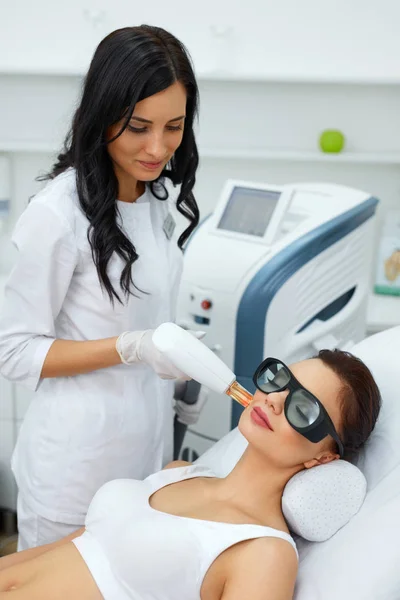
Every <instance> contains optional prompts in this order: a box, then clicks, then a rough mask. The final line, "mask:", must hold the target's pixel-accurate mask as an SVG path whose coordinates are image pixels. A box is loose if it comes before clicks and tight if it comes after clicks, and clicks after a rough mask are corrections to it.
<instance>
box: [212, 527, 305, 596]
mask: <svg viewBox="0 0 400 600" xmlns="http://www.w3.org/2000/svg"><path fill="white" fill-rule="evenodd" d="M230 558H231V560H230V561H229V570H228V571H227V577H226V582H225V586H224V591H223V594H222V596H221V600H240V599H243V598H245V597H248V598H252V600H264V599H265V597H266V590H268V599H269V600H292V598H293V593H294V584H295V581H296V576H297V568H298V560H297V554H296V552H295V550H294V548H293V546H292V545H291V544H290V543H289V542H288V541H287V540H284V539H281V538H274V537H264V538H257V539H256V540H251V541H249V542H244V543H241V544H238V545H237V547H235V552H234V553H233V556H231V557H230Z"/></svg>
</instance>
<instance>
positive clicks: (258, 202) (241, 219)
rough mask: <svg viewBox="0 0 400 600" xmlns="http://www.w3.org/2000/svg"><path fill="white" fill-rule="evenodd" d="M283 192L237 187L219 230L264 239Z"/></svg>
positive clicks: (219, 224)
mask: <svg viewBox="0 0 400 600" xmlns="http://www.w3.org/2000/svg"><path fill="white" fill-rule="evenodd" d="M280 196H281V192H277V191H272V190H257V189H254V188H244V187H235V188H234V189H233V192H232V194H231V197H230V198H229V201H228V204H227V205H226V208H225V210H224V213H223V215H222V217H221V220H220V222H219V223H218V229H225V230H227V231H237V232H238V233H245V234H247V235H255V236H257V237H263V236H264V234H265V231H266V229H267V227H268V224H269V222H270V220H271V217H272V215H273V213H274V210H275V207H276V205H277V204H278V200H279V198H280Z"/></svg>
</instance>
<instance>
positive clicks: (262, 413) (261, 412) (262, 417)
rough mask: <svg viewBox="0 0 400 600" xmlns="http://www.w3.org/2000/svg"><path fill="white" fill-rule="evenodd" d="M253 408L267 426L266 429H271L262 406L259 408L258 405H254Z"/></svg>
mask: <svg viewBox="0 0 400 600" xmlns="http://www.w3.org/2000/svg"><path fill="white" fill-rule="evenodd" d="M253 410H254V411H255V412H256V413H257V414H258V416H259V417H260V419H262V420H263V421H264V422H265V423H266V425H267V426H268V429H270V430H271V431H273V429H272V426H271V423H270V422H269V420H268V417H267V415H266V414H265V412H264V411H263V410H262V408H260V407H259V406H255V407H254V408H253Z"/></svg>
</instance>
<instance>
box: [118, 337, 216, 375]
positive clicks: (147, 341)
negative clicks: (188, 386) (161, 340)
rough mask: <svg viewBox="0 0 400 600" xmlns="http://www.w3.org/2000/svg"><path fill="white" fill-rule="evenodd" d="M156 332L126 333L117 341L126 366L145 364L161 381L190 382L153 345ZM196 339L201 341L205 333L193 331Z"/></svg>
mask: <svg viewBox="0 0 400 600" xmlns="http://www.w3.org/2000/svg"><path fill="white" fill-rule="evenodd" d="M153 333H154V330H153V329H146V330H145V331H125V332H124V333H121V335H120V336H119V338H118V339H117V343H116V349H117V352H118V354H119V356H120V358H121V362H123V363H124V364H125V365H133V364H135V363H145V364H146V365H149V367H151V368H152V369H153V371H155V372H156V373H157V375H158V376H159V377H161V379H183V380H184V381H188V380H189V379H190V377H189V376H188V375H186V373H183V372H182V371H180V370H179V369H177V368H176V367H175V366H174V364H173V363H172V362H171V361H170V360H169V359H168V358H166V357H165V356H164V355H163V354H162V353H161V352H160V351H159V350H158V349H157V348H156V347H155V345H154V344H153V340H152V336H153ZM190 333H192V334H193V335H194V336H195V337H197V338H198V339H201V338H202V337H204V335H205V333H204V332H202V331H191V332H190Z"/></svg>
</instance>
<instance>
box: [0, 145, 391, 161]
mask: <svg viewBox="0 0 400 600" xmlns="http://www.w3.org/2000/svg"><path fill="white" fill-rule="evenodd" d="M61 145H62V142H61V143H60V145H59V146H57V145H56V144H55V143H51V142H32V141H29V140H26V141H24V140H22V141H17V142H12V141H1V140H0V152H28V153H29V152H45V153H55V152H59V151H60V150H61ZM199 153H200V157H201V158H211V159H232V160H269V161H286V162H328V163H329V162H331V163H353V164H376V165H379V164H382V165H400V152H376V153H372V152H371V153H363V152H341V153H338V154H333V153H332V154H329V153H324V152H310V151H300V150H293V151H292V150H245V149H244V150H242V149H236V148H234V149H228V148H227V149H218V148H215V149H211V148H199Z"/></svg>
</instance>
